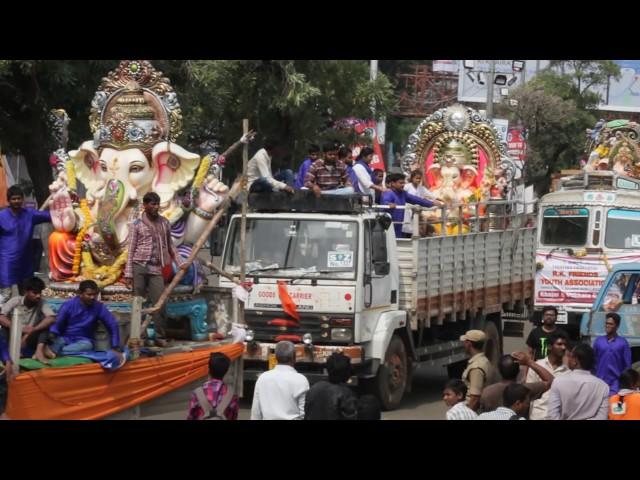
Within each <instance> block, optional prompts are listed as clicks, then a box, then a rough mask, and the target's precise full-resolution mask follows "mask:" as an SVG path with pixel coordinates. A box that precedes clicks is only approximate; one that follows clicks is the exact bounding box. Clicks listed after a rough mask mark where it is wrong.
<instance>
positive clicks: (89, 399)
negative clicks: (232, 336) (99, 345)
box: [6, 343, 244, 420]
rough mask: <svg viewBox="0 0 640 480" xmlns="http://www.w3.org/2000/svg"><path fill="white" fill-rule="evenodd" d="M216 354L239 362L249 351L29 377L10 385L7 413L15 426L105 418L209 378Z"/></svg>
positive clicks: (239, 347)
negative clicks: (23, 422) (25, 422)
mask: <svg viewBox="0 0 640 480" xmlns="http://www.w3.org/2000/svg"><path fill="white" fill-rule="evenodd" d="M212 352H221V353H224V354H225V355H227V356H228V357H229V358H231V359H232V360H234V359H236V358H238V357H240V355H242V353H243V352H244V345H243V344H237V343H235V344H231V345H223V346H220V347H212V348H206V349H201V350H196V351H193V352H183V353H172V354H168V355H166V356H158V357H153V358H143V359H138V360H136V361H134V362H131V363H127V364H126V365H125V366H124V367H122V368H121V369H119V370H117V371H115V372H106V371H105V370H103V369H102V367H101V366H100V365H99V364H97V363H92V364H90V365H76V366H73V367H69V368H43V369H41V370H36V371H33V372H28V373H23V374H20V375H18V376H17V377H16V379H15V380H14V381H13V382H11V384H10V385H9V397H8V401H7V409H6V413H7V416H8V417H9V418H11V419H15V420H95V419H99V418H103V417H106V416H108V415H113V414H114V413H117V412H120V411H122V410H126V409H128V408H131V407H134V406H135V405H138V404H140V403H143V402H146V401H148V400H151V399H153V398H156V397H159V396H161V395H163V394H165V393H168V392H170V391H172V390H175V389H176V388H180V387H182V386H184V385H187V384H189V383H191V382H194V381H196V380H198V379H199V378H203V377H206V376H207V374H208V361H209V355H210V354H211V353H212ZM185 402H186V400H185Z"/></svg>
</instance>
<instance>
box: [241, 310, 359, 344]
mask: <svg viewBox="0 0 640 480" xmlns="http://www.w3.org/2000/svg"><path fill="white" fill-rule="evenodd" d="M244 317H245V320H246V322H247V325H248V326H249V328H250V329H251V330H253V331H254V333H255V339H256V340H257V341H259V342H260V341H262V342H274V341H276V337H278V336H280V335H298V336H299V337H300V338H302V336H303V335H304V334H305V333H310V334H311V336H312V338H313V343H335V344H339V343H341V342H332V341H331V327H330V325H329V316H328V315H313V314H301V315H300V322H299V325H300V326H299V327H281V326H277V325H269V324H268V323H269V321H271V320H274V319H276V318H282V319H286V318H288V317H287V315H285V314H284V313H283V312H264V313H263V314H261V315H259V314H256V313H255V312H248V311H245V315H244ZM340 317H341V318H343V317H348V315H340Z"/></svg>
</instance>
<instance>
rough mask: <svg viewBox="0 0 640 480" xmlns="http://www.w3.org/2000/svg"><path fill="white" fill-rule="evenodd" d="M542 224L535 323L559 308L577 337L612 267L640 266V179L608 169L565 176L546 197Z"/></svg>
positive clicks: (561, 318)
mask: <svg viewBox="0 0 640 480" xmlns="http://www.w3.org/2000/svg"><path fill="white" fill-rule="evenodd" d="M538 225H540V228H539V236H538V239H537V241H538V246H537V250H536V267H537V273H536V294H535V312H534V317H533V319H534V321H536V320H539V319H540V314H541V310H542V308H543V307H544V306H546V305H551V306H554V307H556V308H557V309H558V319H557V323H558V324H559V325H563V327H564V328H565V329H567V330H568V332H569V333H570V334H571V335H572V336H574V337H576V338H577V335H578V331H579V327H580V321H581V319H582V315H583V314H585V313H588V312H589V311H590V310H591V306H592V305H593V302H594V301H595V300H596V297H597V295H598V292H599V291H600V288H601V287H602V285H603V283H604V280H605V278H606V277H607V275H608V274H609V272H610V271H611V269H612V267H613V266H615V265H617V264H620V263H630V262H640V180H639V179H637V178H632V177H628V176H624V175H619V174H617V173H616V172H614V171H606V170H605V171H594V172H584V173H583V174H581V175H574V176H571V177H566V178H563V179H561V180H560V188H559V190H557V191H555V192H552V193H549V194H547V195H545V196H544V197H542V199H541V201H540V205H539V220H538Z"/></svg>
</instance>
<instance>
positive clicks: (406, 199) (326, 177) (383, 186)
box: [247, 141, 444, 238]
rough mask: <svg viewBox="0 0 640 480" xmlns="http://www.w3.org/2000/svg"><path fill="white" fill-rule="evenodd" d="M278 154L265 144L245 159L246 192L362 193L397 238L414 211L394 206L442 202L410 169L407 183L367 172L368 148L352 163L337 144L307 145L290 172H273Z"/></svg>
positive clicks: (370, 156)
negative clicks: (383, 209)
mask: <svg viewBox="0 0 640 480" xmlns="http://www.w3.org/2000/svg"><path fill="white" fill-rule="evenodd" d="M278 154H279V148H278V145H277V144H276V143H274V142H271V141H267V142H266V143H265V145H264V148H262V149H260V150H259V151H258V152H257V153H256V154H255V155H254V156H253V157H252V158H251V159H250V160H249V163H248V167H247V177H248V178H247V180H248V185H249V192H251V193H262V192H274V191H281V192H287V193H293V192H295V191H296V190H311V191H312V192H313V193H314V194H315V195H316V196H318V197H320V196H322V195H352V194H361V195H366V196H369V197H370V198H371V202H372V203H375V204H378V205H387V206H388V207H389V209H390V210H391V216H392V219H393V222H394V224H395V231H396V236H397V237H398V238H407V237H411V235H412V222H411V217H412V215H413V212H412V210H411V209H405V208H397V207H405V206H406V205H407V204H411V205H418V206H421V207H426V208H429V207H433V206H434V205H435V206H438V207H442V206H444V202H443V201H441V200H440V199H438V198H436V197H435V196H434V195H433V193H432V192H430V191H429V190H428V189H427V188H426V187H425V186H424V184H423V175H422V172H421V171H419V170H415V171H413V172H412V173H411V176H410V178H408V179H407V177H406V176H405V175H404V174H400V173H391V174H389V175H385V172H384V171H383V170H380V169H372V168H371V166H370V165H371V163H372V161H373V159H374V151H373V149H372V148H371V147H363V148H362V149H361V150H360V152H359V153H358V155H357V157H356V158H355V159H354V157H353V152H352V150H351V149H350V148H348V147H346V146H344V145H339V144H338V143H327V144H325V145H324V146H323V147H322V149H321V148H320V147H318V146H317V145H311V146H310V147H309V150H308V156H307V158H305V159H304V160H303V162H302V164H301V165H300V167H299V169H298V171H297V172H296V173H295V174H294V172H293V171H292V170H288V169H286V170H280V171H278V172H277V173H275V174H274V173H273V170H272V165H271V164H272V159H273V157H274V156H277V155H278ZM420 233H421V234H423V236H424V235H427V230H426V229H424V230H423V231H422V229H421V232H420Z"/></svg>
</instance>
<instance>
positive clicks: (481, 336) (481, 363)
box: [460, 330, 492, 411]
mask: <svg viewBox="0 0 640 480" xmlns="http://www.w3.org/2000/svg"><path fill="white" fill-rule="evenodd" d="M486 340H487V335H486V334H485V333H484V332H483V331H482V330H469V331H468V332H467V333H465V334H464V335H462V336H461V337H460V341H461V342H464V350H465V352H466V353H467V355H469V356H470V357H471V358H469V363H468V364H467V368H466V369H465V371H464V372H462V381H463V382H464V383H465V385H466V386H467V406H468V407H469V408H470V409H471V410H474V411H477V410H478V408H479V407H480V395H481V394H482V390H483V389H484V387H485V386H486V385H488V383H489V378H490V375H491V371H492V368H491V363H490V362H489V359H488V358H487V357H486V356H485V354H484V353H483V349H484V342H485V341H486Z"/></svg>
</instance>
